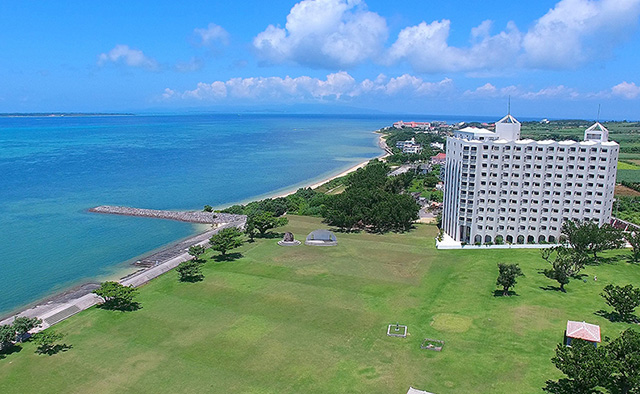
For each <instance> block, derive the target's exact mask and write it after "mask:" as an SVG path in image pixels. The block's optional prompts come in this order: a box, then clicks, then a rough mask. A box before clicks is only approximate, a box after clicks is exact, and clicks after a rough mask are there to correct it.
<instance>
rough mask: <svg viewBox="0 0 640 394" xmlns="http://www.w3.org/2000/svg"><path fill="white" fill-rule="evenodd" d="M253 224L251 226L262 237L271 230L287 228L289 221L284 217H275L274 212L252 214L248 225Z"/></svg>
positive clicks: (248, 219)
mask: <svg viewBox="0 0 640 394" xmlns="http://www.w3.org/2000/svg"><path fill="white" fill-rule="evenodd" d="M249 222H251V224H250V226H251V227H253V228H255V229H256V230H258V232H259V233H260V236H262V237H263V236H264V234H265V233H266V232H267V231H269V230H271V229H272V228H276V227H281V226H285V225H286V224H287V223H289V219H287V218H282V217H275V216H274V215H273V212H265V211H262V212H256V213H254V214H251V215H249V216H248V218H247V223H249Z"/></svg>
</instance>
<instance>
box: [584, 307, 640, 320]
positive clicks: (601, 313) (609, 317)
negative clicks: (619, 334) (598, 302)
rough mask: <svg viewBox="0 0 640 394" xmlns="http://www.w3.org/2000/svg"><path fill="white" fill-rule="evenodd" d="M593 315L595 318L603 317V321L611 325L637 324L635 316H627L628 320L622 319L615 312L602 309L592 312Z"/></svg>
mask: <svg viewBox="0 0 640 394" xmlns="http://www.w3.org/2000/svg"><path fill="white" fill-rule="evenodd" d="M593 314H594V315H596V316H601V317H604V318H605V319H607V320H609V321H610V322H612V323H619V322H621V323H637V322H638V318H637V317H636V316H635V315H631V316H629V318H627V319H625V318H624V317H622V316H621V315H620V314H619V313H618V312H615V311H611V312H608V311H605V310H604V309H600V310H599V311H596V312H593Z"/></svg>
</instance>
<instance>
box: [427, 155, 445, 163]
mask: <svg viewBox="0 0 640 394" xmlns="http://www.w3.org/2000/svg"><path fill="white" fill-rule="evenodd" d="M446 161H447V155H446V154H445V153H438V154H437V155H435V156H431V164H441V165H442V164H444V163H445V162H446Z"/></svg>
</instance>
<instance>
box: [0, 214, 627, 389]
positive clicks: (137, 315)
mask: <svg viewBox="0 0 640 394" xmlns="http://www.w3.org/2000/svg"><path fill="white" fill-rule="evenodd" d="M320 227H323V226H322V225H321V223H320V220H319V219H316V218H308V217H295V216H292V217H290V224H289V225H288V226H287V227H286V228H285V229H283V230H288V231H292V232H293V233H294V234H295V235H296V237H297V238H298V239H304V237H305V236H306V234H307V233H308V232H310V231H311V230H313V229H316V228H320ZM337 235H338V241H339V245H338V246H337V247H325V248H323V247H309V246H304V245H302V246H297V247H279V246H277V245H276V239H261V240H257V241H256V242H255V243H252V244H250V243H247V244H245V245H244V246H243V247H242V248H241V249H240V250H239V251H240V252H241V253H242V255H243V257H241V258H239V259H237V260H235V261H228V262H213V261H210V262H208V263H207V264H206V267H205V269H204V273H205V275H206V278H205V280H204V281H203V282H198V283H179V282H178V280H177V274H176V273H175V272H170V273H168V274H166V275H165V276H163V277H160V278H158V279H156V280H154V281H152V282H151V283H150V284H148V285H146V286H144V287H143V288H142V289H141V291H140V296H139V301H140V302H141V304H142V306H143V308H142V309H140V310H138V311H135V312H124V313H121V312H113V311H107V310H100V309H96V308H92V309H90V310H87V311H85V312H82V313H80V314H78V315H76V316H75V317H73V318H71V319H69V320H67V321H65V322H63V323H61V324H60V325H58V326H56V330H58V331H60V332H63V333H66V334H67V337H66V338H65V342H67V343H69V344H71V345H73V348H72V349H71V350H69V351H67V352H64V353H59V354H57V355H53V356H38V355H36V354H34V352H33V350H34V346H33V344H31V343H27V344H25V345H24V348H23V349H22V351H20V352H17V353H13V354H9V355H7V356H6V358H4V359H2V360H0V392H1V393H30V392H47V393H53V392H64V393H84V392H100V393H110V392H114V393H116V392H117V393H121V392H136V393H137V392H153V393H177V392H193V393H195V392H218V393H308V392H313V393H406V391H407V389H408V388H409V386H413V387H417V388H421V389H424V390H427V391H432V392H434V393H438V394H444V393H533V392H539V391H540V388H541V387H542V386H543V385H544V381H545V380H546V379H549V378H557V377H559V376H560V375H559V372H558V371H557V370H556V369H555V367H554V366H553V365H552V364H551V362H550V358H551V357H552V355H553V350H554V348H555V346H556V344H557V343H558V342H559V341H561V340H562V336H563V331H564V329H565V326H566V321H567V319H572V320H580V321H582V320H586V321H588V322H590V323H595V324H600V325H601V327H602V333H603V335H606V336H609V337H614V336H616V335H618V333H619V332H620V331H622V330H623V329H625V328H627V327H629V325H627V324H623V323H615V324H614V323H610V322H609V321H607V320H606V319H604V318H603V317H600V316H598V315H595V314H594V312H596V311H598V310H599V309H608V308H607V307H606V305H605V304H604V301H603V300H602V298H601V297H600V296H599V293H600V292H601V291H602V288H603V287H604V286H605V285H606V284H608V283H616V284H627V283H635V284H637V283H638V282H639V281H640V267H638V266H634V265H630V264H628V263H627V262H626V260H624V259H623V258H622V256H626V254H628V252H626V251H620V252H609V253H608V254H605V257H607V258H609V261H608V262H607V263H606V264H603V265H600V266H590V267H587V268H586V269H585V271H584V272H585V274H587V275H588V280H587V281H586V283H585V282H582V281H572V282H571V283H570V284H569V285H568V286H567V290H568V292H567V293H566V294H565V293H560V292H558V291H555V290H549V289H548V286H553V285H554V284H555V282H552V281H550V280H548V279H546V278H545V277H544V276H543V275H541V274H540V273H539V270H540V269H541V268H544V267H545V264H546V263H544V262H543V261H542V260H541V258H540V257H539V251H537V250H512V251H510V250H494V251H473V250H467V251H436V250H435V248H434V241H433V238H434V236H435V235H436V229H435V227H433V226H428V225H420V226H418V227H417V229H416V230H414V231H412V232H411V233H408V234H388V235H384V236H380V235H372V234H365V233H360V234H342V233H338V234H337ZM615 257H620V258H619V259H616V258H615ZM498 262H517V263H519V264H520V265H521V267H522V268H523V272H524V273H525V275H526V276H525V277H523V278H520V279H519V283H518V285H517V287H516V289H515V290H516V292H517V296H513V297H508V298H502V297H494V296H493V291H494V290H495V280H496V276H497V267H496V264H497V263H498ZM594 275H597V276H598V281H597V282H594V280H593V276H594ZM395 322H399V323H400V324H406V325H408V327H409V336H408V337H407V338H406V339H402V338H392V337H387V336H386V327H387V324H389V323H395ZM424 338H432V339H441V340H444V341H446V344H445V346H444V349H443V351H442V352H433V351H429V350H421V349H420V344H421V342H422V340H423V339H424Z"/></svg>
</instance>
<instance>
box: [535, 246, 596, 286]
mask: <svg viewBox="0 0 640 394" xmlns="http://www.w3.org/2000/svg"><path fill="white" fill-rule="evenodd" d="M541 252H542V258H543V259H545V260H546V261H547V262H548V263H549V264H551V268H550V269H546V270H544V274H545V276H546V277H547V278H549V279H553V280H555V281H557V282H558V283H559V284H560V291H562V292H566V290H565V288H564V286H565V285H567V284H568V283H569V279H570V278H571V277H572V276H576V275H578V273H579V272H580V270H582V268H584V264H585V261H586V256H585V255H584V254H582V253H580V252H578V251H576V250H573V249H569V248H566V247H564V246H556V247H553V248H547V249H542V250H541Z"/></svg>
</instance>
